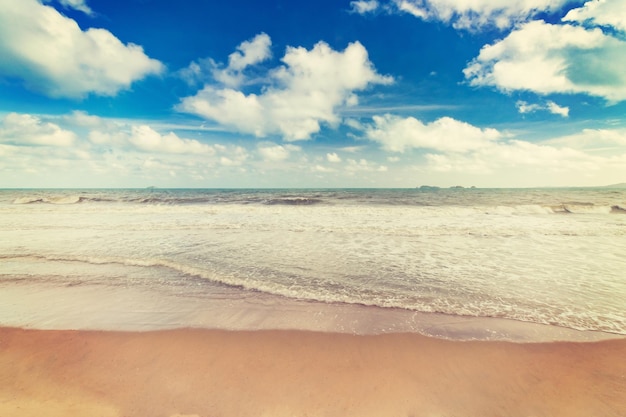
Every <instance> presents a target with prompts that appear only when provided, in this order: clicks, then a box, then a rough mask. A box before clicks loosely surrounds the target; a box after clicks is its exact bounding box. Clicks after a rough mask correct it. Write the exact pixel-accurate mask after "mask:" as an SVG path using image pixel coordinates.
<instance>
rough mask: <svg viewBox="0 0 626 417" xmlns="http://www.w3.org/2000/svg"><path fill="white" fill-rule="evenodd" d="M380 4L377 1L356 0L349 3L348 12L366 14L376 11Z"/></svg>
mask: <svg viewBox="0 0 626 417" xmlns="http://www.w3.org/2000/svg"><path fill="white" fill-rule="evenodd" d="M379 6H380V4H379V3H378V1H377V0H356V1H351V2H350V11H351V12H352V13H358V14H367V13H371V12H373V11H375V10H376V9H378V7H379Z"/></svg>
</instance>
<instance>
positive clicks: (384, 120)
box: [365, 114, 503, 152]
mask: <svg viewBox="0 0 626 417" xmlns="http://www.w3.org/2000/svg"><path fill="white" fill-rule="evenodd" d="M373 121H374V123H373V125H370V126H368V127H366V129H365V137H366V138H368V139H369V140H372V141H375V142H378V143H380V144H381V145H382V147H383V148H384V149H386V150H388V151H391V152H404V151H405V150H408V149H412V148H423V149H433V150H438V151H444V152H466V151H470V150H476V149H480V148H483V147H486V146H489V145H490V144H491V143H492V142H493V141H496V140H498V139H500V138H502V137H503V134H502V133H500V132H499V131H497V130H496V129H490V128H487V129H481V128H478V127H476V126H472V125H470V124H468V123H465V122H461V121H458V120H455V119H452V118H450V117H442V118H440V119H437V120H435V121H434V122H431V123H423V122H421V121H420V120H418V119H416V118H414V117H400V116H394V115H390V114H387V115H384V116H374V117H373Z"/></svg>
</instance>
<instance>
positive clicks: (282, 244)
mask: <svg viewBox="0 0 626 417" xmlns="http://www.w3.org/2000/svg"><path fill="white" fill-rule="evenodd" d="M0 236H1V237H0V293H2V292H3V293H4V294H5V297H4V304H5V308H4V309H2V308H1V307H0V325H15V326H25V327H29V326H31V327H32V326H34V327H37V326H43V327H45V324H46V323H48V322H49V323H54V317H53V316H54V315H55V314H62V312H63V311H64V310H63V309H64V308H65V307H64V306H70V307H67V309H69V310H71V311H72V312H73V314H74V319H79V318H80V317H81V316H84V315H87V316H88V315H90V314H92V315H93V313H92V312H91V311H92V310H90V305H94V306H95V305H100V307H98V308H100V309H102V308H104V309H105V313H102V314H101V315H107V314H109V315H114V316H115V317H116V320H118V321H124V320H129V321H132V320H137V318H136V317H137V314H140V313H143V316H141V317H144V320H145V318H146V316H150V317H152V319H154V320H157V319H158V317H157V316H158V315H159V314H165V313H167V312H168V311H169V312H170V313H171V311H172V310H175V309H177V308H181V307H180V306H188V308H189V309H191V308H195V309H197V308H199V307H198V306H200V307H201V306H211V305H216V306H218V307H216V308H215V309H214V310H212V313H211V314H216V315H219V312H220V311H222V310H223V309H225V308H228V307H229V306H230V316H229V320H230V321H229V322H230V323H231V324H232V323H235V322H237V320H243V321H245V320H248V322H250V320H251V319H250V317H249V316H245V315H243V314H239V315H237V314H236V312H233V309H236V308H238V307H237V306H238V305H240V304H237V303H238V302H239V301H240V300H246V303H248V304H247V305H248V306H250V305H254V303H255V302H256V303H257V304H262V305H263V306H264V307H265V308H266V309H270V310H271V309H272V308H273V306H283V307H284V306H289V305H302V304H305V305H308V306H310V305H319V306H322V305H325V306H335V307H337V306H339V307H342V306H343V307H349V306H355V307H358V308H359V309H361V310H363V309H365V310H367V309H376V311H382V312H384V311H394V312H396V313H397V312H401V313H402V314H405V316H407V315H411V317H416V316H415V314H419V315H421V316H420V317H422V316H424V315H426V316H427V315H437V316H439V317H440V316H445V317H448V318H468V317H470V318H471V317H473V318H495V319H503V320H511V321H515V322H525V323H534V324H541V325H550V326H556V327H559V328H564V329H571V330H576V331H593V332H602V333H608V334H615V335H626V189H623V188H622V189H619V188H562V189H561V188H559V189H556V188H537V189H480V188H471V189H470V188H446V189H443V188H441V189H440V188H435V187H422V188H415V189H158V188H148V189H5V190H0ZM55 288H56V290H55V291H52V292H51V289H55ZM39 290H41V291H44V290H45V291H44V292H42V293H40V295H39V298H37V297H35V298H33V297H32V294H34V293H36V292H37V291H39ZM81 291H82V292H81ZM85 294H88V297H91V301H89V302H86V303H85V302H83V303H82V304H81V303H77V299H78V298H80V297H85V296H87V295H85ZM111 294H114V297H113V296H112V295H111ZM127 294H144V296H143V297H144V298H143V299H142V301H141V303H139V302H137V301H136V299H133V300H131V301H127V303H126V304H119V303H118V304H115V300H118V301H119V300H123V299H124V297H125V295H127ZM145 294H149V297H148V296H146V295H145ZM29 297H30V298H29ZM107 297H108V298H107ZM0 298H1V297H0ZM9 298H10V299H9ZM114 298H115V300H114ZM147 298H149V299H150V303H152V304H150V305H154V303H157V301H158V300H159V299H160V300H161V301H162V303H161V304H159V305H160V307H159V308H157V309H154V308H148V307H146V305H147V304H146V303H147V301H146V299H147ZM7 299H9V300H8V301H7ZM155 300H156V301H155ZM255 300H256V301H255ZM119 302H121V301H119ZM98 303H100V304H98ZM133 303H137V305H138V306H139V307H137V308H135V309H133V308H129V307H128V305H129V304H131V305H132V304H133ZM215 303H217V304H215ZM290 303H291V304H290ZM298 303H299V304H298ZM27 304H28V305H27ZM148 304H149V303H148ZM107 305H108V306H117V307H114V308H113V307H109V308H108V310H107V309H106V306H107ZM173 305H175V306H173ZM7 306H8V307H7ZM71 306H74V307H71ZM76 306H80V308H78V307H76ZM168 306H169V307H168ZM176 306H178V307H176ZM77 308H78V311H77ZM94 308H95V307H94ZM81 309H82V310H81ZM116 309H117V310H116ZM159 309H160V310H159ZM361 310H358V311H361ZM320 311H321V310H320ZM336 311H339V313H335V315H337V314H340V311H341V310H336ZM354 311H357V310H354ZM187 313H189V311H187ZM63 314H64V313H63ZM281 314H282V313H281ZM208 315H209V314H208V313H207V316H208ZM403 317H404V316H403ZM407 317H408V316H407ZM179 319H180V320H182V321H180V322H177V323H178V324H179V325H190V326H193V325H195V324H197V323H195V322H193V321H190V322H187V323H186V322H185V319H184V318H182V319H181V318H180V317H179ZM314 319H315V318H314V317H303V318H301V320H305V321H306V320H309V321H310V320H314ZM352 319H353V320H356V319H358V317H357V318H356V319H355V318H354V317H352ZM157 321H158V320H157ZM95 322H97V320H96V321H95ZM251 326H254V323H252V324H251Z"/></svg>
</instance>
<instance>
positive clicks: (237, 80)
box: [177, 33, 272, 88]
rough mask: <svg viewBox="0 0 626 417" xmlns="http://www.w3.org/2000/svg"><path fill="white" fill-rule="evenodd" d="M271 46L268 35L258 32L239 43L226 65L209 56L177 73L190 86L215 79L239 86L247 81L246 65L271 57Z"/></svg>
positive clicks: (231, 85) (229, 85)
mask: <svg viewBox="0 0 626 417" xmlns="http://www.w3.org/2000/svg"><path fill="white" fill-rule="evenodd" d="M271 46H272V40H271V39H270V37H269V36H268V35H266V34H265V33H260V34H258V35H256V36H255V37H254V38H252V39H251V40H249V41H244V42H242V43H241V44H239V45H238V46H237V50H236V51H235V52H233V53H232V54H230V55H229V56H228V65H227V66H226V67H224V65H223V64H220V63H217V62H216V61H214V60H213V59H211V58H204V59H200V60H198V61H193V62H191V64H189V66H188V67H187V68H183V69H181V70H179V71H178V72H177V73H178V75H179V76H180V77H181V78H182V79H183V80H185V81H186V82H187V84H189V85H190V86H195V85H198V84H201V83H204V82H210V81H213V80H215V81H217V82H218V83H221V84H223V85H224V86H226V87H230V88H239V87H240V86H242V85H243V84H246V83H248V82H249V80H247V79H246V73H245V70H246V69H247V68H248V67H250V66H254V65H257V64H260V63H261V62H263V61H266V60H267V59H269V58H271V56H272V51H271V49H270V48H271Z"/></svg>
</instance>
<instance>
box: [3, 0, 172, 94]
mask: <svg viewBox="0 0 626 417" xmlns="http://www.w3.org/2000/svg"><path fill="white" fill-rule="evenodd" d="M75 3H76V4H79V3H80V2H75ZM163 69H164V67H163V65H162V64H161V63H160V62H159V61H157V60H154V59H151V58H149V57H148V56H146V54H145V53H144V51H143V49H142V47H141V46H138V45H134V44H128V45H124V44H123V43H122V42H121V41H120V40H119V39H117V38H116V37H115V36H114V35H112V34H111V33H110V32H109V31H107V30H104V29H93V28H92V29H88V30H86V31H83V30H81V28H80V27H79V26H78V24H77V23H76V22H75V21H74V20H72V19H69V18H67V17H65V16H63V15H61V14H60V13H59V12H58V11H56V10H55V9H54V8H52V7H50V6H45V5H43V4H41V3H39V2H38V1H36V0H4V1H3V4H2V7H0V76H1V75H4V76H6V77H11V78H18V79H21V80H23V81H24V83H25V84H26V86H27V87H28V88H30V89H32V90H35V91H38V92H42V93H44V94H46V95H48V96H51V97H72V98H79V97H83V96H85V95H87V94H89V93H94V94H98V95H105V96H112V95H115V94H117V93H118V92H119V91H120V90H122V89H127V88H129V87H130V85H131V83H133V82H134V81H136V80H139V79H142V78H144V77H146V76H147V75H150V74H158V73H160V72H162V71H163Z"/></svg>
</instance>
